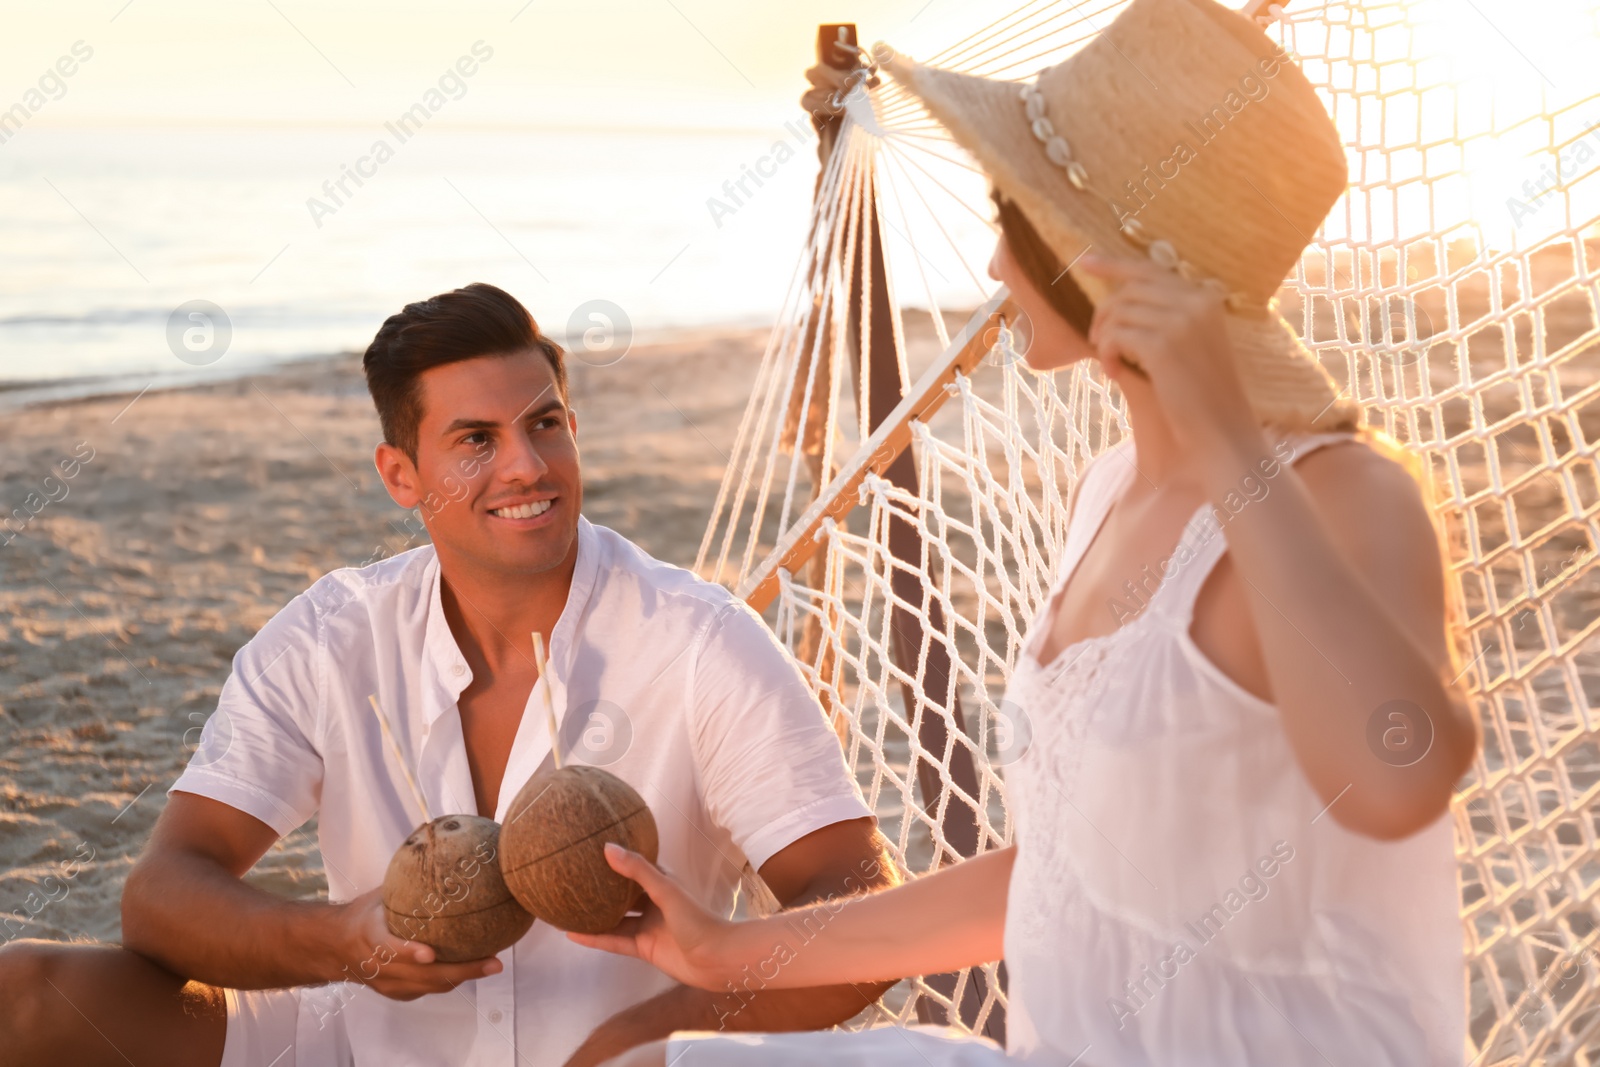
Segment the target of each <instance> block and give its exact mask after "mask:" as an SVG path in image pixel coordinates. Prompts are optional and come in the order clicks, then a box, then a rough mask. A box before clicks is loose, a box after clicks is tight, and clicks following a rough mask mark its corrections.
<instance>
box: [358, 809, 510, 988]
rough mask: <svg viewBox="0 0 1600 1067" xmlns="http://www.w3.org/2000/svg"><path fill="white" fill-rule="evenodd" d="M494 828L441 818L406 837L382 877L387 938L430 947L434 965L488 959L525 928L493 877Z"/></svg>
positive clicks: (471, 818)
mask: <svg viewBox="0 0 1600 1067" xmlns="http://www.w3.org/2000/svg"><path fill="white" fill-rule="evenodd" d="M499 844H500V824H499V823H497V822H495V821H494V820H493V819H482V818H479V817H478V816H476V815H443V816H440V817H439V818H437V819H435V820H433V821H432V822H430V823H424V824H423V825H421V826H419V827H417V828H416V829H415V830H413V831H412V832H411V836H410V837H408V838H406V839H405V843H404V844H402V845H401V846H400V847H399V848H398V849H397V850H395V854H394V858H393V859H391V860H390V861H389V870H388V872H387V873H386V874H385V875H384V876H383V916H384V921H385V922H386V924H387V925H388V927H389V932H390V933H391V934H393V935H395V936H396V937H403V938H405V939H407V940H408V941H419V942H421V943H422V944H424V945H429V946H431V947H432V948H433V950H434V953H435V958H437V959H438V960H439V961H440V962H442V963H462V962H465V961H467V960H480V959H485V958H487V957H489V956H495V955H498V954H499V953H501V952H502V951H504V950H505V949H506V948H508V947H510V946H511V945H514V944H516V943H517V942H518V941H520V940H521V939H522V935H523V934H525V933H527V932H528V928H529V927H530V926H532V925H533V916H532V915H529V914H528V913H527V911H525V910H524V909H523V907H522V905H521V904H518V903H517V901H516V898H515V897H513V896H512V895H511V891H510V890H509V889H507V888H506V883H505V879H504V878H503V877H501V874H500V857H499V855H498V852H499Z"/></svg>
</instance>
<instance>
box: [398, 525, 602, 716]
mask: <svg viewBox="0 0 1600 1067" xmlns="http://www.w3.org/2000/svg"><path fill="white" fill-rule="evenodd" d="M600 552H601V543H600V538H599V535H597V534H596V533H595V530H594V527H593V526H592V525H591V524H590V523H589V520H588V519H586V518H584V517H583V516H582V515H580V516H578V558H577V560H576V561H575V562H574V564H573V568H572V584H571V585H570V586H568V588H567V602H566V603H565V604H564V605H563V606H562V608H561V616H560V618H558V619H557V620H556V625H555V629H554V630H552V631H551V633H550V649H549V657H550V674H551V682H552V685H553V686H554V685H556V684H559V683H561V682H563V681H564V680H565V676H566V670H565V667H566V663H567V661H568V659H570V658H571V653H572V647H573V643H574V642H575V640H576V639H577V632H578V627H579V625H580V620H581V619H582V617H583V615H584V614H585V613H586V611H587V609H588V606H589V598H590V597H591V595H592V594H593V593H594V589H595V585H596V583H597V581H598V579H599V575H600ZM429 569H430V573H429V575H428V582H429V584H430V585H431V587H432V588H431V589H430V590H429V596H428V620H427V624H426V627H427V628H426V631H425V633H424V634H423V638H422V650H423V656H424V657H425V659H426V660H427V662H428V664H429V665H430V666H431V667H432V673H433V676H434V677H435V678H436V679H438V682H439V685H440V686H442V687H443V689H444V691H445V692H444V694H443V695H445V696H447V697H448V698H449V699H447V700H445V699H441V700H425V701H424V702H423V716H424V719H425V721H426V722H428V723H432V722H433V721H434V720H435V719H437V718H438V717H439V716H440V715H443V714H444V713H445V712H446V711H448V710H450V709H451V708H453V707H454V706H455V700H456V698H458V697H460V696H461V693H462V692H463V691H464V690H465V689H466V688H467V686H469V685H471V684H472V668H471V667H470V666H468V664H467V658H466V657H465V656H463V655H462V654H461V646H460V645H459V644H457V643H456V637H455V634H454V633H452V632H451V630H450V622H449V620H448V619H446V618H445V614H444V601H443V597H442V593H441V589H442V585H443V583H442V581H441V578H442V575H441V568H440V565H439V556H438V554H437V553H435V554H434V557H433V561H432V562H431V563H430V564H429ZM563 688H564V687H563Z"/></svg>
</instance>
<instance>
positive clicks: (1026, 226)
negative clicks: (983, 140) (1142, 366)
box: [989, 189, 1094, 337]
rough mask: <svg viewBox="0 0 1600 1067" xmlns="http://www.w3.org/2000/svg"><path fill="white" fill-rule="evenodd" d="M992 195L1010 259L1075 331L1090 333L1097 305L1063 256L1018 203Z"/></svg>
mask: <svg viewBox="0 0 1600 1067" xmlns="http://www.w3.org/2000/svg"><path fill="white" fill-rule="evenodd" d="M989 198H990V199H991V200H993V201H994V205H995V208H996V209H997V215H998V217H999V222H1000V232H1001V233H1002V234H1004V235H1005V238H1006V247H1007V248H1009V249H1011V258H1013V259H1015V260H1016V261H1017V266H1019V267H1021V268H1022V273H1023V274H1025V275H1026V276H1027V278H1028V280H1029V281H1030V282H1032V283H1033V287H1034V288H1035V289H1037V290H1039V292H1040V293H1041V294H1042V295H1043V296H1044V298H1045V300H1047V301H1049V303H1050V306H1051V307H1052V308H1054V309H1055V312H1056V314H1058V315H1060V316H1061V317H1062V318H1064V319H1066V320H1067V322H1068V323H1069V324H1070V325H1071V326H1072V328H1073V329H1074V330H1077V331H1078V332H1079V333H1080V334H1082V335H1083V336H1084V337H1088V336H1089V325H1090V323H1092V322H1093V321H1094V304H1093V303H1092V302H1091V301H1090V300H1089V297H1088V294H1086V293H1085V292H1084V291H1083V290H1082V289H1080V288H1079V287H1078V283H1077V281H1076V280H1074V279H1073V277H1072V275H1071V274H1069V273H1068V272H1067V267H1066V264H1064V263H1062V262H1061V257H1060V256H1058V255H1056V253H1055V250H1054V249H1052V248H1051V247H1050V245H1049V244H1047V243H1046V242H1045V239H1044V237H1043V236H1041V235H1040V233H1039V231H1038V230H1036V229H1034V227H1033V223H1031V222H1029V221H1028V216H1026V215H1024V214H1023V213H1022V209H1021V208H1020V207H1018V206H1017V205H1016V202H1015V201H1013V200H1010V199H1008V198H1006V197H1004V196H1002V195H1000V192H999V190H997V189H991V190H990V192H989Z"/></svg>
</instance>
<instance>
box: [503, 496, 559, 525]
mask: <svg viewBox="0 0 1600 1067" xmlns="http://www.w3.org/2000/svg"><path fill="white" fill-rule="evenodd" d="M557 499H559V498H557V497H545V498H544V499H542V500H526V501H522V502H519V503H514V504H502V505H500V506H499V507H495V508H490V509H489V514H490V515H493V516H494V517H495V518H497V519H507V520H512V521H517V522H526V521H530V520H533V519H537V518H539V517H540V516H542V515H544V514H545V513H546V512H547V511H549V510H550V509H551V507H553V506H554V505H555V502H556V500H557Z"/></svg>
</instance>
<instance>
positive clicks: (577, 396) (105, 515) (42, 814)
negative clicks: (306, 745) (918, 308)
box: [0, 330, 765, 942]
mask: <svg viewBox="0 0 1600 1067" xmlns="http://www.w3.org/2000/svg"><path fill="white" fill-rule="evenodd" d="M764 343H765V331H760V330H723V331H713V332H707V333H703V334H697V335H686V336H682V337H679V338H676V339H674V340H673V341H672V342H671V343H663V344H657V345H654V346H643V345H636V346H635V347H634V348H633V349H632V350H631V351H630V352H629V353H628V354H627V356H626V357H625V358H624V359H622V360H621V361H620V362H618V363H615V364H613V365H611V366H607V367H592V366H588V365H585V364H584V363H582V362H581V361H579V360H576V359H573V360H571V361H570V366H571V376H572V399H573V404H574V407H575V409H576V410H577V412H578V418H579V441H580V446H581V448H582V450H583V463H584V485H585V501H584V512H585V514H587V516H588V517H589V518H590V519H591V520H592V521H594V522H597V523H601V524H604V525H607V526H611V527H613V528H615V529H617V530H619V531H620V532H622V533H623V534H625V535H627V536H628V537H630V538H632V539H634V540H635V541H636V542H638V543H639V544H640V545H642V546H643V547H644V548H646V549H647V550H648V551H650V552H652V553H653V554H655V555H656V556H658V557H660V558H662V559H664V560H667V561H670V562H672V563H677V564H681V565H684V566H688V565H690V564H692V563H693V562H694V555H695V551H696V549H697V548H698V547H699V542H700V536H701V533H702V531H703V529H704V526H705V521H706V516H707V515H708V513H709V511H710V508H711V504H712V501H713V500H714V498H715V496H716V491H717V485H718V481H719V479H720V478H721V475H722V469H723V466H724V464H725V462H726V453H727V452H728V450H729V447H730V444H731V442H732V440H733V435H734V432H735V430H736V429H737V426H738V420H739V416H740V414H741V412H742V410H743V407H744V403H745V400H746V398H747V397H748V395H749V391H750V384H751V381H752V379H753V378H754V376H755V372H756V369H757V364H758V362H759V359H760V356H761V350H762V346H763V344H764ZM378 439H379V430H378V421H377V417H376V415H375V414H374V412H373V409H372V403H371V400H370V399H369V398H368V396H367V392H366V386H365V383H364V382H363V380H362V378H361V372H360V362H359V359H358V357H357V356H355V355H347V356H343V357H337V358H331V359H325V360H317V361H310V362H305V363H298V364H292V365H289V366H286V367H285V368H283V369H282V370H280V371H278V372H275V373H271V374H267V375H262V376H258V377H253V378H242V379H239V380H236V381H232V382H229V383H226V384H221V385H212V386H206V387H202V388H193V389H182V390H173V391H169V392H161V391H156V390H154V389H152V390H151V391H149V392H146V393H144V394H143V395H137V394H133V393H130V394H125V395H119V396H107V397H100V398H96V399H88V400H80V401H73V402H63V403H56V404H50V405H44V406H38V407H32V408H26V409H23V410H20V411H14V412H10V413H8V414H6V415H5V417H4V418H3V419H0V502H4V504H5V511H6V512H7V513H8V514H9V513H10V510H11V509H12V508H14V507H19V506H25V507H27V508H28V510H29V511H31V510H32V509H33V508H35V507H36V508H37V514H33V515H31V517H30V518H29V520H28V521H27V522H26V524H25V525H22V524H21V522H20V520H17V521H15V522H14V523H13V529H12V530H4V531H0V734H3V736H4V737H5V739H6V743H5V745H4V747H3V749H0V942H3V941H5V940H10V939H12V938H15V937H45V938H54V939H79V938H91V939H97V940H107V939H115V938H117V937H118V936H119V931H120V926H121V923H120V917H119V902H120V899H121V893H122V884H123V880H124V878H125V877H126V876H127V872H128V869H129V867H130V866H131V865H132V863H133V862H134V859H135V858H136V857H137V855H138V852H139V850H140V848H141V847H142V846H143V844H144V842H145V840H146V839H147V838H148V836H149V832H150V828H151V826H152V825H153V824H154V822H155V820H156V817H157V816H158V815H159V814H160V812H161V809H162V807H163V805H164V803H165V799H166V796H165V795H166V789H167V787H168V785H170V784H171V782H172V781H173V780H174V779H175V778H176V777H177V775H178V773H179V771H180V770H181V768H182V767H183V765H184V763H185V762H186V760H187V759H188V756H189V754H190V751H191V750H192V747H193V744H194V742H195V740H196V739H197V738H198V737H199V728H200V726H201V725H202V724H203V723H204V722H205V720H206V718H207V716H209V715H210V714H211V712H212V711H213V710H214V708H215V706H216V700H217V696H218V694H219V693H220V691H221V688H222V684H223V681H224V680H225V679H226V678H227V675H228V670H229V666H230V663H231V661H232V657H233V654H234V652H235V651H237V649H238V648H239V647H240V646H241V645H242V644H244V643H245V642H246V641H247V640H249V638H250V637H251V636H252V635H253V634H254V633H255V632H256V631H257V630H258V629H259V628H260V627H261V625H262V624H263V623H265V622H266V621H267V620H268V619H269V618H271V616H272V615H273V614H274V613H275V612H276V611H277V610H278V609H279V608H281V607H282V606H283V605H284V604H285V603H287V602H288V601H289V600H290V599H291V598H293V597H294V596H295V595H296V594H297V593H299V592H300V591H302V590H303V589H305V588H306V587H307V586H308V585H310V584H311V583H312V582H313V581H315V580H316V579H317V578H319V577H321V576H322V575H323V574H326V573H327V572H329V571H331V570H334V569H336V568H339V567H345V566H359V565H361V564H362V563H364V562H368V561H371V560H373V559H376V558H379V557H381V556H383V555H389V554H394V553H397V552H401V551H405V550H406V549H408V548H414V547H416V546H417V545H418V544H420V543H422V542H421V541H420V540H418V539H415V538H412V537H411V536H410V533H409V531H408V530H407V529H406V528H405V527H403V526H402V525H401V524H400V521H401V520H402V519H403V517H404V515H405V513H404V512H402V511H401V510H400V509H399V508H398V507H397V506H395V504H394V503H393V502H392V501H390V500H389V498H388V496H387V494H386V493H385V492H384V490H383V488H382V486H381V484H380V483H379V481H378V478H377V474H376V472H375V471H374V470H373V468H372V458H371V457H372V448H373V446H374V444H376V442H377V441H378ZM30 494H37V495H36V496H33V497H31V498H30ZM24 514H28V511H25V512H24ZM19 525H20V529H17V528H16V527H17V526H19ZM13 531H15V532H13ZM248 879H249V881H251V882H252V883H253V884H256V885H259V886H261V887H263V888H266V889H269V890H271V891H272V892H275V893H280V894H283V895H286V896H292V897H301V898H314V897H317V896H318V895H320V894H323V893H324V892H325V884H324V881H323V877H322V869H321V864H320V860H319V858H318V854H317V850H316V832H315V822H314V821H313V822H312V823H309V824H307V825H306V826H305V827H302V828H301V829H300V830H298V831H297V832H295V833H294V834H291V835H290V836H289V837H288V838H286V839H284V840H283V841H281V842H279V843H278V844H277V845H276V846H275V847H274V848H273V849H272V851H271V852H270V853H269V854H268V855H267V856H266V857H265V858H263V860H262V861H261V863H260V864H259V865H258V866H257V867H256V869H255V870H254V871H253V872H251V874H250V875H249V876H248Z"/></svg>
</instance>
